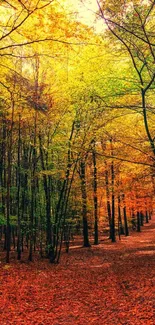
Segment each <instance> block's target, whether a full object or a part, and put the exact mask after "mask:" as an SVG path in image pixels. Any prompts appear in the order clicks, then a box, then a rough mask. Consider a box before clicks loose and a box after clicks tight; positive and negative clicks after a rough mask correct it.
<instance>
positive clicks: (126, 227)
mask: <svg viewBox="0 0 155 325" xmlns="http://www.w3.org/2000/svg"><path fill="white" fill-rule="evenodd" d="M122 198H123V204H124V207H123V214H124V230H125V236H129V228H128V220H127V215H126V204H125V195H124V194H123V195H122Z"/></svg>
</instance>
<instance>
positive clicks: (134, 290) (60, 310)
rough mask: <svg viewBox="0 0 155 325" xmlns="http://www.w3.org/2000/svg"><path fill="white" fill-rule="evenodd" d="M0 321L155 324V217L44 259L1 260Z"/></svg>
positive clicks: (58, 324) (35, 324)
mask: <svg viewBox="0 0 155 325" xmlns="http://www.w3.org/2000/svg"><path fill="white" fill-rule="evenodd" d="M0 278H1V285H0V309H1V318H0V324H1V325H6V324H7V325H9V324H14V325H22V324H24V325H61V324H63V325H91V324H93V325H121V324H123V325H126V324H129V325H141V324H143V325H144V324H145V325H155V218H154V219H153V220H151V221H150V223H149V224H146V225H145V226H144V227H143V228H142V232H141V233H133V234H132V235H131V236H129V237H126V238H125V237H123V236H122V239H121V241H118V242H117V243H115V244H112V243H110V242H109V241H106V242H102V243H101V244H100V245H98V246H92V247H91V248H88V249H85V248H77V249H72V250H70V252H69V254H68V255H67V254H63V256H62V258H61V262H60V264H59V265H50V264H48V262H47V261H45V260H42V261H36V262H34V263H29V264H27V263H19V262H16V263H13V264H12V265H10V266H7V265H5V264H3V263H1V269H0Z"/></svg>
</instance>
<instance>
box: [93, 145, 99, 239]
mask: <svg viewBox="0 0 155 325" xmlns="http://www.w3.org/2000/svg"><path fill="white" fill-rule="evenodd" d="M92 155H93V166H94V171H93V172H94V173H93V174H94V182H93V194H94V219H95V220H94V245H98V202H97V165H96V149H95V140H94V141H93V151H92Z"/></svg>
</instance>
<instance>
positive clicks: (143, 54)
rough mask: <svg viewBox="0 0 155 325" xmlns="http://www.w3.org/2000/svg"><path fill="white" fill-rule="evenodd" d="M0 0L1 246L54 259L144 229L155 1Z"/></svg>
mask: <svg viewBox="0 0 155 325" xmlns="http://www.w3.org/2000/svg"><path fill="white" fill-rule="evenodd" d="M96 2H97V4H98V10H97V11H96V20H101V21H102V22H103V30H102V32H100V33H99V32H96V30H95V22H94V28H91V27H90V26H88V25H86V24H84V23H82V22H81V21H80V20H78V15H77V13H75V11H74V10H73V9H74V8H72V6H71V4H70V2H69V1H67V0H66V1H65V0H64V1H61V3H60V2H58V1H55V0H51V1H50V0H33V1H32V0H8V1H5V0H4V1H0V18H1V19H0V20H1V25H0V58H1V60H0V75H1V77H0V249H1V252H4V251H5V252H6V262H7V263H8V262H9V259H10V252H11V253H13V254H14V255H16V258H17V259H18V260H20V259H22V257H23V254H24V256H26V258H27V259H28V260H29V261H32V260H33V257H34V255H35V254H40V256H41V257H47V258H49V260H50V262H51V263H53V262H59V259H60V255H61V251H62V249H63V247H64V244H65V247H66V251H68V249H69V242H70V240H73V238H74V236H82V238H83V245H84V246H85V247H89V246H90V245H92V244H95V245H97V244H98V243H99V242H100V240H101V238H102V236H103V235H104V234H106V235H107V236H109V238H110V239H111V241H112V242H115V241H116V240H119V238H120V236H122V235H123V236H128V235H129V233H130V232H131V231H137V232H140V231H141V226H142V225H143V223H148V222H149V219H151V216H152V214H153V202H154V193H155V192H154V191H155V179H154V177H155V171H154V168H155V167H154V166H155V115H154V114H155V106H154V102H155V82H154V81H155V31H154V30H155V1H154V0H147V1H146V0H141V1H139V0H133V1H130V0H121V1H116V0H105V1H102V0H101V1H96Z"/></svg>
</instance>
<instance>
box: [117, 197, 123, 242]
mask: <svg viewBox="0 0 155 325" xmlns="http://www.w3.org/2000/svg"><path fill="white" fill-rule="evenodd" d="M118 233H119V236H120V235H124V228H123V224H122V216H121V198H120V195H118Z"/></svg>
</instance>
